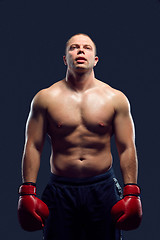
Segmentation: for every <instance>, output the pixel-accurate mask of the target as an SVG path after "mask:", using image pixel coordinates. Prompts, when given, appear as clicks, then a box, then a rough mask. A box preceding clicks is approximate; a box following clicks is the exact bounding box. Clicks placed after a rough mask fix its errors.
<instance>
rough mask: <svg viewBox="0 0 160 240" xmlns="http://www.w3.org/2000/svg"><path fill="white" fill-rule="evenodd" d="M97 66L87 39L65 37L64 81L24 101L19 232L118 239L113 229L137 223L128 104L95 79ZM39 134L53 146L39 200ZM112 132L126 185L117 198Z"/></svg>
mask: <svg viewBox="0 0 160 240" xmlns="http://www.w3.org/2000/svg"><path fill="white" fill-rule="evenodd" d="M97 62H98V57H97V56H96V46H95V43H94V42H93V41H92V40H91V38H90V37H89V36H88V35H85V34H76V35H74V36H72V37H71V38H70V39H69V40H68V42H67V44H66V55H65V56H64V63H65V65H66V66H67V72H66V77H65V79H63V80H61V81H59V82H57V83H55V84H53V85H52V86H51V87H49V88H47V89H43V90H41V91H40V92H38V93H37V95H36V96H35V97H34V99H33V101H32V104H31V111H30V114H29V117H28V121H27V126H26V142H25V148H24V154H23V159H22V178H23V184H22V186H21V187H20V190H19V192H20V195H21V196H20V199H19V205H18V214H19V220H20V223H21V225H22V227H23V228H24V229H25V230H29V231H33V230H37V229H41V228H43V227H44V225H45V227H44V239H45V240H64V239H65V240H78V239H80V235H81V234H80V233H81V229H84V232H85V236H86V239H88V240H90V239H92V238H94V239H98V240H109V239H110V240H113V239H116V240H118V239H122V237H121V232H120V230H118V229H124V230H130V229H134V228H136V227H138V226H139V224H140V221H141V215H142V210H141V202H140V197H139V195H140V190H139V187H138V185H137V155H136V148H135V133H134V124H133V121H132V117H131V113H130V105H129V102H128V100H127V98H126V96H125V95H124V94H123V93H122V92H120V91H118V90H115V89H113V88H112V87H110V86H109V85H108V84H105V83H103V82H101V81H99V80H98V79H96V78H95V75H94V67H95V66H96V64H97ZM46 134H48V135H49V137H50V139H51V145H52V153H51V157H50V166H51V177H50V181H49V183H48V185H47V187H46V189H45V191H44V193H43V196H42V200H43V201H41V200H40V199H38V198H37V197H36V196H35V195H36V193H35V190H36V187H35V183H36V180H37V175H38V171H39V167H40V158H41V152H42V149H43V144H44V141H45V136H46ZM113 134H114V136H115V141H116V146H117V150H118V153H119V159H120V167H121V172H122V176H123V180H124V184H125V186H124V191H123V198H122V199H121V198H120V187H119V185H118V182H117V180H116V178H115V176H114V172H113V169H112V154H111V137H112V135H113ZM33 212H34V213H33ZM46 219H47V220H46ZM45 220H46V221H45Z"/></svg>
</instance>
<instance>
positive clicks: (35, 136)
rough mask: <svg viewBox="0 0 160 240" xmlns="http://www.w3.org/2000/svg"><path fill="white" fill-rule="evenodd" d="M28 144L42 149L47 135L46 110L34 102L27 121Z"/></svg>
mask: <svg viewBox="0 0 160 240" xmlns="http://www.w3.org/2000/svg"><path fill="white" fill-rule="evenodd" d="M25 135H26V144H27V145H28V146H32V147H35V148H37V150H39V151H41V150H42V147H43V143H44V139H45V135H46V111H45V109H43V108H42V107H40V106H39V105H38V104H36V103H34V102H32V104H31V109H30V113H29V116H28V119H27V123H26V133H25Z"/></svg>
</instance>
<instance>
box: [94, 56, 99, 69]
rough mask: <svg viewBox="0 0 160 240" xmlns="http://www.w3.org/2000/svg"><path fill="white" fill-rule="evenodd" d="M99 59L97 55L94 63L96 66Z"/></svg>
mask: <svg viewBox="0 0 160 240" xmlns="http://www.w3.org/2000/svg"><path fill="white" fill-rule="evenodd" d="M98 61H99V57H98V56H95V63H94V67H95V66H96V65H97V63H98Z"/></svg>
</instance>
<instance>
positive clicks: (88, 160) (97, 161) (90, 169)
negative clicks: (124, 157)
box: [50, 144, 112, 178]
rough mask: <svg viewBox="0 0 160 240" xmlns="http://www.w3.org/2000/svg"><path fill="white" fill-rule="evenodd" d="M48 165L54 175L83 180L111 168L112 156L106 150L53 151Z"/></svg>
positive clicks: (75, 149)
mask: <svg viewBox="0 0 160 240" xmlns="http://www.w3.org/2000/svg"><path fill="white" fill-rule="evenodd" d="M62 146H63V144H62ZM50 163H51V172H52V173H54V174H55V175H59V176H64V177H72V178H85V177H91V176H96V175H99V174H102V173H105V172H106V171H108V170H109V169H110V168H111V166H112V155H111V152H110V150H109V149H107V148H104V149H103V150H101V151H100V152H99V151H98V150H97V149H87V148H79V147H75V148H70V149H67V151H65V152H55V151H54V153H52V154H51V158H50Z"/></svg>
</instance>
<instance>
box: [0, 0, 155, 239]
mask: <svg viewBox="0 0 160 240" xmlns="http://www.w3.org/2000/svg"><path fill="white" fill-rule="evenodd" d="M79 32H83V33H87V34H89V35H90V36H91V37H92V38H93V40H94V41H95V42H96V44H97V48H98V56H99V58H100V61H99V63H98V65H97V67H96V68H95V73H96V77H97V78H98V79H100V80H102V81H104V82H106V83H108V84H110V85H111V86H112V87H114V88H117V89H119V90H121V91H123V92H124V93H125V94H126V95H127V97H128V98H129V100H130V102H131V107H132V115H133V118H134V122H135V126H136V145H137V151H138V157H139V180H138V183H139V185H140V186H141V189H142V203H143V212H144V215H143V221H142V224H141V226H140V227H139V229H137V230H134V231H130V232H126V233H125V234H124V236H125V237H124V239H125V240H133V239H134V240H135V239H138V240H140V239H143V240H144V239H145V240H150V239H153V240H154V239H156V240H157V239H158V236H159V234H160V222H159V214H160V206H159V202H160V192H159V190H160V182H159V175H160V171H159V166H160V163H159V162H160V158H159V148H160V144H159V142H160V141H159V132H160V131H159V130H160V125H159V123H160V117H159V95H160V92H159V87H160V83H159V78H160V2H159V1H158V0H134V1H128V0H125V1H120V0H106V1H104V0H99V1H91V0H85V1H83V0H82V1H72V0H67V1H64V0H63V1H62V0H59V1H57V2H56V3H55V1H49V0H46V1H41V0H39V1H33V0H32V1H24V0H14V1H11V0H10V1H7V0H0V83H1V90H0V113H1V115H0V116H1V118H0V120H1V124H0V128H1V129H0V138H1V144H0V148H1V164H0V166H1V174H0V181H1V200H0V201H1V202H0V206H1V210H0V235H1V236H3V239H6V240H8V239H11V238H14V239H17V240H18V239H23V240H28V239H34V240H40V239H42V237H41V236H42V234H41V232H34V233H28V232H25V231H23V230H22V229H21V228H20V226H19V223H18V220H17V200H18V186H19V185H20V184H21V169H20V168H21V156H22V151H23V145H24V130H25V123H26V118H27V116H28V112H29V107H30V102H31V100H32V98H33V96H34V95H35V93H37V92H38V91H39V90H40V89H42V88H46V87H48V86H50V85H51V84H53V83H54V82H56V81H58V80H60V79H62V78H64V76H65V71H66V67H65V66H64V64H63V59H62V57H63V54H64V45H65V42H66V41H67V40H68V38H69V37H70V36H71V35H73V34H75V33H79ZM49 153H50V147H49V142H48V141H46V144H45V147H44V151H43V155H42V161H41V168H40V172H39V176H38V181H37V188H38V196H40V195H41V193H42V191H43V189H44V187H45V185H46V183H47V181H48V176H49ZM113 155H114V167H115V171H116V173H117V175H118V176H117V177H118V178H119V180H120V182H121V175H120V172H119V165H118V164H119V163H118V157H117V153H116V149H115V147H114V146H113Z"/></svg>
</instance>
